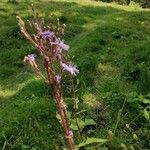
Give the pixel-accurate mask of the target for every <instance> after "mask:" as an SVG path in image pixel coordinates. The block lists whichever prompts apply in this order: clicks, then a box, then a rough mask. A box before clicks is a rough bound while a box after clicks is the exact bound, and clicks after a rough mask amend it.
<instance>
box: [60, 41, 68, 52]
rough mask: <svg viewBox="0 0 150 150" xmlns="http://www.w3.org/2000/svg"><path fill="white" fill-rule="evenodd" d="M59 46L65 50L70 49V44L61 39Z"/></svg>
mask: <svg viewBox="0 0 150 150" xmlns="http://www.w3.org/2000/svg"><path fill="white" fill-rule="evenodd" d="M59 46H60V47H61V48H62V49H63V50H65V51H68V50H69V45H66V44H65V43H64V41H60V43H59Z"/></svg>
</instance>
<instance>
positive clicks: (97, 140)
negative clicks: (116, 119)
mask: <svg viewBox="0 0 150 150" xmlns="http://www.w3.org/2000/svg"><path fill="white" fill-rule="evenodd" d="M107 141H108V140H107V139H101V138H87V139H86V141H84V142H82V143H80V144H79V145H77V148H80V147H84V146H86V145H89V144H93V143H98V144H104V143H106V142H107Z"/></svg>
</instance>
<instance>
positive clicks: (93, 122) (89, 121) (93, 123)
mask: <svg viewBox="0 0 150 150" xmlns="http://www.w3.org/2000/svg"><path fill="white" fill-rule="evenodd" d="M85 125H86V126H87V125H96V122H95V121H94V120H93V119H85Z"/></svg>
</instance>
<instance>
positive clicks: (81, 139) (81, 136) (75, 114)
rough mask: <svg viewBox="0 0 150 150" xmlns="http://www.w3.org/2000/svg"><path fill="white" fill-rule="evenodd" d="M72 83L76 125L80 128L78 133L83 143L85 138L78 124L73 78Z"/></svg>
mask: <svg viewBox="0 0 150 150" xmlns="http://www.w3.org/2000/svg"><path fill="white" fill-rule="evenodd" d="M71 83H72V97H73V99H74V111H75V121H76V125H77V128H78V133H79V135H80V138H81V140H82V141H83V137H82V133H81V130H80V126H79V123H78V119H77V117H76V114H77V103H76V95H75V86H74V83H73V79H72V78H71Z"/></svg>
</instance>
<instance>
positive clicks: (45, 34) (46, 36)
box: [40, 31, 54, 38]
mask: <svg viewBox="0 0 150 150" xmlns="http://www.w3.org/2000/svg"><path fill="white" fill-rule="evenodd" d="M40 35H41V36H42V38H50V37H52V36H53V35H54V32H50V31H44V32H42V33H40Z"/></svg>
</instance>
